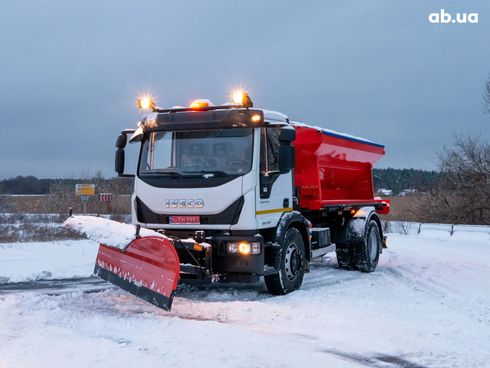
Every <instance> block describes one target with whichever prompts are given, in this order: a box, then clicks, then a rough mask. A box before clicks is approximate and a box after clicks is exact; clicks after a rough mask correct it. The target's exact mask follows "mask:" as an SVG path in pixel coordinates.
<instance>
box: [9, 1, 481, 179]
mask: <svg viewBox="0 0 490 368" xmlns="http://www.w3.org/2000/svg"><path fill="white" fill-rule="evenodd" d="M440 8H445V9H446V10H447V11H453V12H457V11H459V12H463V11H464V12H472V11H478V12H479V13H480V24H478V25H434V24H430V23H428V21H427V15H428V14H429V13H430V12H432V11H437V10H439V9H440ZM489 15H490V5H489V4H488V2H486V1H483V0H482V1H474V2H471V3H468V2H465V1H459V2H451V4H448V3H447V2H445V1H433V2H430V4H429V3H428V2H414V1H397V2H393V1H369V2H368V1H349V2H341V1H328V2H327V1H307V2H301V3H300V2H293V1H278V0H277V1H268V2H261V1H248V2H240V3H238V2H237V3H236V4H233V3H232V2H230V1H212V2H211V1H207V2H204V1H195V2H190V1H182V2H170V1H139V2H133V1H116V0H111V1H104V2H101V1H95V0H92V1H84V2H65V1H50V2H42V3H41V2H35V1H30V2H27V1H19V2H11V3H8V4H4V5H3V9H2V13H1V14H0V53H1V58H0V122H1V134H0V177H7V176H13V175H17V174H24V175H25V174H34V175H37V176H40V177H50V176H75V177H76V176H79V175H80V174H81V173H82V172H84V171H87V169H89V168H90V170H91V171H92V172H95V171H96V170H99V169H100V170H103V172H104V173H105V174H106V175H113V171H112V167H113V150H114V148H113V146H114V141H115V137H116V135H117V134H118V132H119V130H121V129H123V128H126V127H131V126H134V124H135V122H136V121H137V119H138V111H137V110H136V108H135V96H136V95H138V94H139V93H141V92H144V91H152V92H153V93H154V94H155V95H156V96H157V98H158V101H159V103H160V104H161V105H165V106H172V105H176V104H179V105H182V104H187V103H189V102H190V101H191V100H192V99H194V98H197V97H205V98H210V99H211V100H213V101H214V102H215V103H219V102H224V101H225V100H226V97H227V93H228V91H229V90H230V88H231V87H232V86H234V85H237V84H242V85H245V86H246V87H247V88H248V89H249V90H250V92H251V95H252V98H253V99H254V101H255V103H256V105H257V106H261V107H267V108H269V109H275V110H279V111H282V112H284V113H286V114H288V115H289V116H290V117H291V118H292V119H295V120H300V121H303V122H306V123H312V124H316V125H321V126H324V127H328V128H332V129H335V130H339V131H345V132H349V133H353V134H356V135H360V136H365V137H366V138H370V139H373V140H375V141H379V142H381V143H384V144H386V147H387V151H388V154H387V156H386V157H385V158H384V159H383V160H382V161H381V162H380V163H379V166H382V167H383V166H394V167H417V168H433V167H434V163H435V155H434V152H436V151H438V150H439V149H440V148H441V147H442V145H444V144H450V142H451V139H452V135H453V134H454V133H459V132H464V133H469V134H479V135H482V136H486V137H489V136H490V116H488V115H484V114H483V113H482V106H481V92H482V88H483V83H484V80H485V78H486V77H487V75H488V73H489V72H490V63H489V60H490V48H489V47H488V35H489V34H490V25H489V24H490V23H489V22H488V20H487V19H489Z"/></svg>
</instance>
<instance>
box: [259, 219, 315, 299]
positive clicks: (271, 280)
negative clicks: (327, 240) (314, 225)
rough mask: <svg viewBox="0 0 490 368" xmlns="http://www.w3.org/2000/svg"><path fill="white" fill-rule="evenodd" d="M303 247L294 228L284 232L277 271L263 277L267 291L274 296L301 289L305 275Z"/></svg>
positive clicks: (299, 234) (298, 233)
mask: <svg viewBox="0 0 490 368" xmlns="http://www.w3.org/2000/svg"><path fill="white" fill-rule="evenodd" d="M305 268H306V259H305V245H304V242H303V237H302V236H301V233H300V232H299V230H298V229H296V228H293V227H292V228H290V229H288V230H287V231H286V234H285V236H284V242H283V244H282V245H281V261H280V267H279V271H278V272H277V273H275V274H273V275H267V276H265V277H264V280H265V285H266V286H267V290H269V292H270V293H271V294H274V295H284V294H288V293H290V292H292V291H294V290H297V289H299V288H300V287H301V284H302V283H303V277H304V274H305Z"/></svg>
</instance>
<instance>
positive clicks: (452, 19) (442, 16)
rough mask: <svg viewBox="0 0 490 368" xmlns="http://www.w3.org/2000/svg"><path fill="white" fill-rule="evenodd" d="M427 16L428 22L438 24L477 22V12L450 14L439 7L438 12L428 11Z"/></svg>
mask: <svg viewBox="0 0 490 368" xmlns="http://www.w3.org/2000/svg"><path fill="white" fill-rule="evenodd" d="M428 18H429V22H431V23H439V24H451V23H456V24H466V23H471V24H478V13H456V14H454V15H452V14H450V13H446V12H445V11H444V9H441V10H440V11H439V12H438V13H430V14H429V17H428Z"/></svg>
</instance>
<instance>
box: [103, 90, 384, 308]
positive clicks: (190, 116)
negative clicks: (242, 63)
mask: <svg viewBox="0 0 490 368" xmlns="http://www.w3.org/2000/svg"><path fill="white" fill-rule="evenodd" d="M232 96H233V97H232V101H233V102H230V103H228V104H224V105H221V106H215V105H213V104H212V103H211V102H210V101H209V100H204V99H202V100H196V101H194V102H193V103H192V104H191V105H190V106H189V107H174V108H161V107H158V106H156V105H155V102H154V101H153V99H151V98H149V97H145V98H141V99H139V100H138V106H139V108H140V109H142V110H145V111H144V112H145V114H144V115H143V117H142V119H141V121H140V122H139V123H138V126H137V128H135V129H126V130H123V131H122V132H121V134H120V135H119V137H118V138H117V142H116V155H115V170H116V172H117V173H118V174H119V176H134V193H133V195H132V198H131V208H132V222H133V224H134V225H135V229H136V230H135V235H134V240H132V241H131V242H130V243H129V244H128V245H127V246H125V247H124V248H122V249H120V248H116V247H112V246H110V245H108V244H101V245H100V248H99V252H98V255H97V260H96V265H95V274H96V275H98V276H99V277H101V278H103V279H105V280H108V281H109V282H111V283H113V284H115V285H118V286H119V287H121V288H122V289H124V290H127V291H129V292H130V293H132V294H134V295H136V296H139V297H141V298H143V299H145V300H147V301H149V302H150V303H153V304H155V305H157V306H159V307H161V308H163V309H166V310H170V308H171V305H172V300H173V296H174V293H175V290H176V288H177V283H178V282H179V280H181V279H187V278H192V279H207V280H210V281H220V282H257V281H258V280H259V279H260V278H261V277H264V279H265V285H266V286H267V289H268V290H269V292H270V293H272V294H274V295H282V294H287V293H290V292H292V291H294V290H297V289H298V288H300V286H301V284H302V281H303V276H304V274H305V272H308V271H309V264H310V262H314V261H319V260H321V259H322V257H323V256H324V255H325V254H327V253H328V252H334V251H335V252H336V254H337V260H338V266H339V267H340V268H342V269H349V270H358V271H362V272H372V271H374V270H375V268H376V265H377V263H378V259H379V256H380V253H381V252H382V249H383V247H384V246H386V238H385V237H384V235H383V230H382V227H381V222H380V217H379V215H380V214H386V213H388V212H389V201H387V200H382V199H380V198H375V197H374V196H373V179H372V167H373V164H374V163H375V162H376V161H377V160H379V159H380V158H381V157H382V156H383V155H384V153H385V151H384V146H383V145H381V144H378V143H375V142H372V141H369V140H366V139H363V138H359V137H354V136H350V135H347V134H343V133H338V132H335V131H331V130H326V129H323V128H317V127H311V126H308V125H305V124H301V123H297V122H293V121H290V120H289V118H288V117H287V116H286V115H284V114H282V113H278V112H274V111H268V110H264V109H257V108H254V107H253V103H252V100H251V99H250V96H249V95H248V94H247V93H245V92H243V91H239V92H236V93H234V94H233V95H232ZM127 143H137V144H138V145H139V159H138V164H137V168H136V173H135V174H126V173H125V168H124V166H125V147H126V144H127ZM140 229H141V230H143V229H151V230H154V231H156V232H157V233H158V235H161V236H143V235H141V234H140ZM157 233H155V234H157Z"/></svg>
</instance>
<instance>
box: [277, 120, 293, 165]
mask: <svg viewBox="0 0 490 368" xmlns="http://www.w3.org/2000/svg"><path fill="white" fill-rule="evenodd" d="M295 138H296V130H295V129H294V128H292V127H290V126H286V127H283V128H281V132H280V133H279V172H280V173H281V174H286V173H287V172H289V171H290V170H292V169H294V166H295V160H294V147H293V146H292V145H291V143H292V142H293V141H294V139H295Z"/></svg>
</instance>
